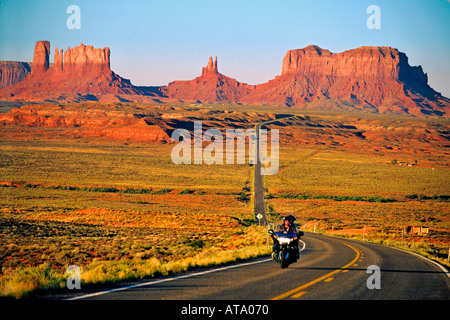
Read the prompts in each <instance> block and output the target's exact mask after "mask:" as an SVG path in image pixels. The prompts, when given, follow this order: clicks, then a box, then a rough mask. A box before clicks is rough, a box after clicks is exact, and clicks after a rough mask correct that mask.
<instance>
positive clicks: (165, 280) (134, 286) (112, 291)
mask: <svg viewBox="0 0 450 320" xmlns="http://www.w3.org/2000/svg"><path fill="white" fill-rule="evenodd" d="M302 242H303V241H302ZM303 244H304V242H303ZM303 248H305V246H303ZM267 261H272V259H264V260H260V261H254V262H247V263H242V264H237V265H232V266H228V267H222V268H218V269H212V270H207V271H202V272H197V273H191V274H187V275H184V276H178V277H173V278H166V279H161V280H155V281H148V282H144V283H139V284H135V285H132V286H127V287H121V288H116V289H111V290H106V291H99V292H95V293H90V294H85V295H82V296H77V297H72V298H68V299H64V300H81V299H86V298H92V297H98V296H101V295H105V294H109V293H114V292H119V291H125V290H129V289H134V288H138V287H145V286H151V285H154V284H158V283H163V282H169V281H174V280H179V279H186V278H191V277H196V276H201V275H204V274H208V273H213V272H217V271H223V270H228V269H234V268H239V267H245V266H249V265H254V264H258V263H263V262H267Z"/></svg>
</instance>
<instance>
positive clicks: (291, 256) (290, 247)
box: [269, 230, 304, 269]
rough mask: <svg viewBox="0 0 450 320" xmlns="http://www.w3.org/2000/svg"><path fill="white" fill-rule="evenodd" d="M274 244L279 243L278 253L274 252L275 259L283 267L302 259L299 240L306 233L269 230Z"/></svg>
mask: <svg viewBox="0 0 450 320" xmlns="http://www.w3.org/2000/svg"><path fill="white" fill-rule="evenodd" d="M269 234H270V235H271V236H272V240H273V242H274V246H275V245H276V244H277V243H278V253H276V252H273V253H272V257H273V259H274V260H275V261H276V262H278V263H279V264H280V266H281V268H282V269H284V268H287V267H288V266H289V265H290V264H292V263H294V262H297V261H298V260H299V259H300V252H299V248H298V240H299V239H300V237H302V236H303V235H304V233H303V231H299V232H298V233H296V234H295V233H287V232H274V231H273V230H269Z"/></svg>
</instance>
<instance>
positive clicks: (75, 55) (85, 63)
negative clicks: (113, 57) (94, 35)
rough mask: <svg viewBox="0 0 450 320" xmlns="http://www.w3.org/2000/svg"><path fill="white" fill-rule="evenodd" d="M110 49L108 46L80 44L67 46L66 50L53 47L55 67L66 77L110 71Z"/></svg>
mask: <svg viewBox="0 0 450 320" xmlns="http://www.w3.org/2000/svg"><path fill="white" fill-rule="evenodd" d="M109 57H110V50H109V48H108V47H106V48H103V49H94V47H93V46H85V45H84V44H82V43H81V44H80V45H79V46H78V47H75V48H73V49H71V48H70V47H69V48H67V50H66V52H65V53H63V51H62V50H61V51H58V48H55V67H56V63H58V66H57V69H58V70H59V69H61V71H63V72H64V74H65V75H67V77H75V76H77V77H83V76H86V75H95V74H99V73H110V72H111V68H110V58H109Z"/></svg>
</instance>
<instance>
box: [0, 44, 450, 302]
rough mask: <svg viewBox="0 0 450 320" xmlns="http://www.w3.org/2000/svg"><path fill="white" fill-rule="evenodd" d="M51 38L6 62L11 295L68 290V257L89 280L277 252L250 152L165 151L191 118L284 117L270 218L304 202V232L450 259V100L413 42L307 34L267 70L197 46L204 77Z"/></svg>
mask: <svg viewBox="0 0 450 320" xmlns="http://www.w3.org/2000/svg"><path fill="white" fill-rule="evenodd" d="M50 44H51V41H49V40H36V42H35V47H34V52H33V61H29V62H23V61H0V136H1V139H0V195H1V197H0V245H1V248H2V250H1V252H0V265H1V274H0V296H1V297H9V298H26V297H29V298H30V297H31V298H33V297H36V296H39V295H42V294H51V293H52V292H61V291H64V290H67V288H66V279H67V277H68V274H67V272H66V270H67V268H68V267H69V266H71V265H77V266H80V267H81V268H82V270H83V272H82V275H81V281H82V285H83V286H95V285H100V284H110V283H115V282H119V281H125V280H131V279H139V278H147V277H149V278H151V277H157V276H163V275H171V274H176V273H179V272H183V271H186V270H193V269H195V268H200V267H209V266H216V265H220V264H225V263H231V262H237V261H243V260H248V259H253V258H257V257H261V256H265V255H269V254H270V252H271V250H272V248H271V243H269V238H268V236H267V230H268V228H269V227H270V226H266V225H261V224H260V223H258V219H257V217H256V216H255V208H254V170H255V169H254V166H253V165H252V164H251V163H249V161H248V159H249V153H248V150H247V151H246V162H245V164H236V163H234V164H220V165H218V164H213V165H208V164H206V163H202V164H191V165H187V164H180V165H177V164H174V163H173V161H172V159H171V152H172V151H173V148H174V146H175V145H176V144H177V142H176V141H174V140H173V139H172V134H173V132H174V131H175V130H177V129H185V130H188V131H189V132H193V130H194V122H195V121H201V123H202V126H203V127H202V130H203V132H205V131H207V130H209V129H213V130H219V132H221V133H222V134H224V135H225V132H226V130H227V129H243V130H249V129H253V128H255V126H256V125H258V124H260V123H263V122H267V121H270V123H268V124H266V125H265V126H264V128H265V129H268V130H274V129H276V130H278V131H279V144H280V145H279V148H280V153H279V165H280V166H279V170H278V172H277V173H276V174H274V175H267V176H264V177H263V184H264V199H265V210H266V214H267V219H268V220H269V222H270V223H275V222H279V221H281V219H282V218H283V217H284V216H287V215H294V216H295V217H296V218H297V224H298V226H299V228H300V230H303V231H307V232H311V233H324V234H327V235H331V236H335V237H346V238H352V239H359V240H362V241H370V242H375V243H380V244H384V245H388V246H394V247H398V248H402V249H405V250H410V251H413V252H417V253H419V254H421V255H424V256H426V257H428V258H430V259H432V260H434V261H437V262H438V263H440V264H442V265H446V266H450V264H449V260H448V257H449V235H450V207H449V201H450V171H449V168H450V152H449V146H450V127H449V120H448V119H449V115H450V99H449V98H447V97H445V96H444V95H443V94H441V93H439V92H437V91H436V90H435V89H433V88H432V87H431V86H430V84H429V79H428V74H427V73H426V72H425V71H424V69H423V68H422V67H421V66H420V65H418V66H414V65H412V64H410V62H409V60H408V52H402V51H400V50H399V49H397V48H394V47H390V46H363V45H362V46H359V47H354V48H349V49H348V50H345V51H342V52H338V53H335V52H331V51H330V50H328V49H326V48H321V47H320V46H318V45H315V44H311V45H308V46H305V47H303V48H298V49H289V50H287V51H286V53H285V55H284V57H281V56H280V57H279V62H281V70H280V71H281V73H280V74H279V75H273V77H272V78H271V79H270V80H268V81H266V82H263V83H259V84H247V83H244V82H240V81H239V80H237V79H234V78H231V77H228V76H226V75H224V74H222V73H221V72H219V70H221V65H220V63H219V61H221V60H220V56H219V58H218V57H217V56H209V55H205V65H204V67H202V66H198V71H200V68H202V69H201V74H200V75H199V76H197V77H195V78H194V79H191V80H177V79H174V80H173V81H170V82H168V83H167V85H154V86H153V85H150V84H149V85H148V86H142V85H139V86H138V85H133V84H132V81H131V80H129V79H125V78H123V77H121V76H120V75H119V74H117V73H115V72H114V71H113V70H112V68H111V56H113V55H114V52H113V51H112V50H111V49H110V48H109V47H103V48H96V47H95V46H94V45H95V44H94V45H92V44H88V45H85V44H83V43H81V44H79V45H78V46H75V47H72V48H70V47H68V48H67V49H66V50H64V49H59V48H58V47H56V46H55V48H54V50H52V47H51V45H50ZM234 143H235V142H234V141H233V144H234ZM236 144H237V142H236ZM208 145H209V143H208V142H206V141H204V142H203V145H202V146H203V147H206V146H208ZM233 150H234V149H233ZM224 163H226V162H225V161H224Z"/></svg>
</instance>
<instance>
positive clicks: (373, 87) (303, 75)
mask: <svg viewBox="0 0 450 320" xmlns="http://www.w3.org/2000/svg"><path fill="white" fill-rule="evenodd" d="M239 102H241V103H256V104H277V105H287V106H297V107H306V108H308V107H311V108H322V109H336V110H342V109H345V110H354V109H359V110H365V111H368V112H383V113H385V112H387V113H389V112H395V113H404V114H413V115H427V114H433V115H442V114H444V113H448V112H449V107H450V100H449V99H447V98H444V97H442V96H441V95H440V94H439V93H437V92H435V91H434V90H433V89H432V88H430V87H429V86H428V78H427V75H426V74H425V73H424V72H423V70H422V67H420V66H418V67H412V66H410V65H409V63H408V58H407V56H406V55H405V54H404V53H402V52H399V51H398V50H397V49H394V48H390V47H360V48H356V49H353V50H348V51H344V52H342V53H331V52H330V51H328V50H324V49H321V48H319V47H318V46H308V47H306V48H303V49H297V50H289V51H287V53H286V55H285V57H284V59H283V65H282V70H281V75H280V76H277V77H275V79H273V80H271V81H269V82H267V83H264V84H261V85H258V86H256V88H255V90H253V91H252V92H251V93H250V94H248V95H246V96H245V97H242V98H241V99H240V100H239Z"/></svg>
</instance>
